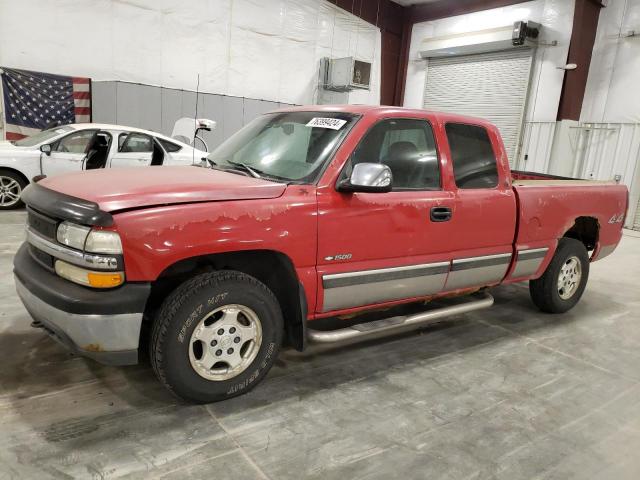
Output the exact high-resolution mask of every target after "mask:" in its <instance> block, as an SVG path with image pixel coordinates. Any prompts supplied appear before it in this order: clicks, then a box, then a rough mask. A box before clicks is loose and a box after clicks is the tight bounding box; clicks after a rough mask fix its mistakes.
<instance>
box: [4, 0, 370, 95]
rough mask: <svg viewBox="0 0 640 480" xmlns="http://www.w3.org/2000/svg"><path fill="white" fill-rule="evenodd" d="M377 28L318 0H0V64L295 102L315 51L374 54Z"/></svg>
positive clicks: (309, 89) (313, 76)
mask: <svg viewBox="0 0 640 480" xmlns="http://www.w3.org/2000/svg"><path fill="white" fill-rule="evenodd" d="M380 38H381V35H380V30H379V29H378V28H376V27H374V26H373V25H371V24H369V23H367V22H365V21H364V20H361V19H359V18H358V17H356V16H354V15H351V14H349V13H347V12H346V11H344V10H341V9H339V8H338V7H336V6H334V5H332V4H330V3H329V2H327V1H324V0H188V1H181V0H55V1H52V0H20V1H15V0H0V65H5V66H9V67H14V68H24V69H31V70H38V71H45V72H50V73H58V74H70V75H78V76H87V77H91V78H92V79H93V80H96V81H100V80H122V81H127V82H137V83H143V84H147V85H155V86H162V87H171V88H178V89H187V90H195V88H196V76H197V74H198V73H200V91H202V92H208V93H216V94H223V95H232V96H238V97H247V98H253V99H262V100H269V101H273V102H284V103H294V104H305V103H314V100H315V99H316V97H317V88H316V86H317V71H318V62H319V59H320V58H321V57H323V56H331V57H341V56H350V55H353V56H356V57H357V58H359V59H361V60H365V61H369V62H372V63H373V74H372V88H371V91H358V92H354V93H352V94H350V95H349V96H348V98H347V99H346V100H348V101H350V102H358V103H373V104H377V103H379V98H380V87H379V85H380V80H379V79H380Z"/></svg>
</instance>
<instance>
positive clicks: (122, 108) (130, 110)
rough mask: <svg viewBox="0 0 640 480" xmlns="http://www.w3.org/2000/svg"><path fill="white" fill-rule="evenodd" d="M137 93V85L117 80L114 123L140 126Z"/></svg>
mask: <svg viewBox="0 0 640 480" xmlns="http://www.w3.org/2000/svg"><path fill="white" fill-rule="evenodd" d="M138 95H139V89H138V88H137V85H135V84H133V83H123V82H118V84H117V88H116V113H117V117H116V123H118V124H119V125H126V126H128V127H142V124H141V122H140V106H139V104H138Z"/></svg>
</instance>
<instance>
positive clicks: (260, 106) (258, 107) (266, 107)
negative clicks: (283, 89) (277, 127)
mask: <svg viewBox="0 0 640 480" xmlns="http://www.w3.org/2000/svg"><path fill="white" fill-rule="evenodd" d="M275 105H277V103H275V102H267V101H265V100H254V99H252V98H245V99H244V110H243V116H242V118H243V121H244V125H246V124H247V123H249V122H250V121H251V120H253V119H254V118H256V117H258V116H260V115H262V114H263V113H267V112H269V111H271V110H274V109H275V108H277V107H276V106H275Z"/></svg>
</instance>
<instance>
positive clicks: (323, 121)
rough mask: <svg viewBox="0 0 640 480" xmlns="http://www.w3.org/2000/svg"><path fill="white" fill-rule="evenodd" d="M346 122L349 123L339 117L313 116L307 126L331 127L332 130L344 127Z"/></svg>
mask: <svg viewBox="0 0 640 480" xmlns="http://www.w3.org/2000/svg"><path fill="white" fill-rule="evenodd" d="M345 123H347V121H346V120H340V119H339V118H323V117H315V118H312V119H311V120H310V121H309V123H307V127H320V128H330V129H331V130H340V129H341V128H342V127H344V124H345Z"/></svg>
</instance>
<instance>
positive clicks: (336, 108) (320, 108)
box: [275, 105, 494, 127]
mask: <svg viewBox="0 0 640 480" xmlns="http://www.w3.org/2000/svg"><path fill="white" fill-rule="evenodd" d="M275 111H277V112H344V113H354V114H357V115H367V116H378V117H384V116H387V115H398V116H402V115H403V114H404V115H411V116H424V117H425V118H438V119H441V120H444V121H449V122H462V123H473V124H475V125H484V126H492V127H493V126H494V125H493V123H491V122H490V121H488V120H486V119H483V118H479V117H472V116H469V115H459V114H456V113H448V112H436V111H432V110H423V109H419V108H405V107H394V106H386V105H301V106H292V107H287V108H282V109H278V110H275Z"/></svg>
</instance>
